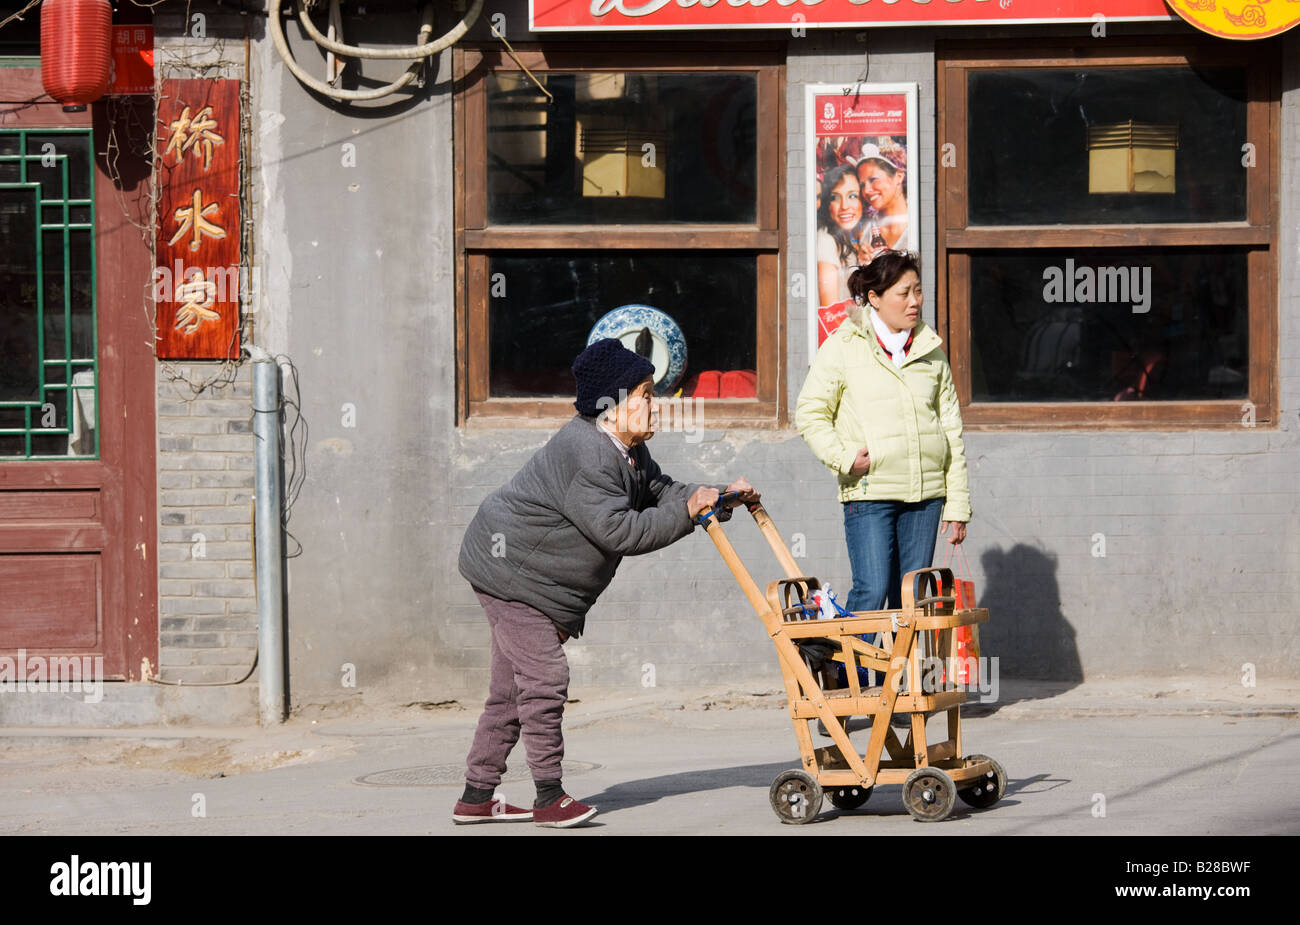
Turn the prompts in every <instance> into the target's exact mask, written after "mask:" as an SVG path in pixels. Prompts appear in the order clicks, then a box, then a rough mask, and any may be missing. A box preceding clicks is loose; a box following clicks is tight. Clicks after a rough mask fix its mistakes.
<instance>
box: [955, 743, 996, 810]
mask: <svg viewBox="0 0 1300 925" xmlns="http://www.w3.org/2000/svg"><path fill="white" fill-rule="evenodd" d="M966 760H967V761H968V762H970V763H971V764H974V763H975V762H977V761H987V762H988V763H989V764H990V765H991V767H990V769H989V772H988V773H987V774H985V775H984V776H983V777H981V778H978V779H976V780H975V781H974V782H973V785H972V786H969V787H965V788H963V789H961V790H958V791H957V796H959V797H961V798H962V800H963V801H964V802H966V803H967V804H969V805H971V806H974V807H975V808H976V809H984V808H986V807H989V806H992V805H993V804H994V803H996V802H997V801H998V800H1000V799H1002V795H1003V794H1005V793H1006V792H1007V772H1006V771H1004V770H1002V765H1000V764H998V763H997V762H996V761H994V760H993V759H992V758H990V757H989V756H988V755H967V756H966Z"/></svg>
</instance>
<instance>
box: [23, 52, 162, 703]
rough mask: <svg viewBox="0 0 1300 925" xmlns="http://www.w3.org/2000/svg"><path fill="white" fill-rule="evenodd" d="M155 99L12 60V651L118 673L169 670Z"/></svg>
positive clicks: (107, 674) (129, 675)
mask: <svg viewBox="0 0 1300 925" xmlns="http://www.w3.org/2000/svg"><path fill="white" fill-rule="evenodd" d="M151 102H152V101H151V100H147V99H142V100H140V101H139V102H129V101H122V100H119V101H114V102H113V103H112V105H111V106H110V105H109V103H107V102H104V101H101V102H99V103H96V104H94V105H93V106H92V107H91V109H90V111H88V112H84V113H76V114H65V113H64V112H63V111H62V109H61V107H60V106H59V105H58V104H56V103H54V102H53V101H52V100H50V98H49V97H48V96H46V95H45V92H44V90H43V89H42V88H41V82H40V73H39V71H38V70H34V69H28V68H5V67H0V658H3V657H5V656H8V657H10V658H13V659H15V664H19V663H18V662H17V659H18V657H19V655H20V650H21V652H22V653H23V654H24V655H25V657H26V659H27V660H28V662H29V664H30V663H31V661H32V660H33V659H46V660H53V659H56V658H63V659H66V658H69V657H76V658H87V657H88V658H92V659H93V658H94V657H96V656H102V657H103V671H104V675H103V677H104V678H105V679H107V680H114V679H120V680H141V679H142V677H143V676H144V674H145V672H146V671H147V672H149V673H152V672H154V671H156V668H157V663H158V614H157V545H156V537H157V529H156V509H157V500H156V488H155V485H156V479H155V461H154V447H155V415H154V408H155V404H154V360H153V353H152V349H151V343H152V339H153V330H152V326H151V323H150V318H151V316H152V311H153V309H152V303H148V302H146V298H147V296H148V293H149V291H150V289H149V285H148V284H149V281H150V278H151V275H152V259H151V255H150V250H149V245H148V243H147V241H148V238H149V235H148V234H147V233H142V231H141V229H140V228H139V227H137V223H140V224H144V225H146V226H147V224H148V221H149V214H148V203H149V189H150V184H151V182H152V178H151V174H150V169H151V165H150V162H149V160H148V158H147V156H143V157H142V156H141V155H139V154H137V153H136V152H145V154H146V155H147V152H148V139H147V137H146V135H145V133H146V132H147V131H148V129H149V127H150V126H151V125H152V111H151V108H150V105H149V104H151ZM110 113H111V115H110ZM92 664H93V662H92ZM146 665H147V666H148V667H147V668H146V667H145V666H146ZM32 677H33V676H32V675H31V674H29V675H28V678H29V679H30V678H32ZM18 680H22V679H21V678H19V679H18Z"/></svg>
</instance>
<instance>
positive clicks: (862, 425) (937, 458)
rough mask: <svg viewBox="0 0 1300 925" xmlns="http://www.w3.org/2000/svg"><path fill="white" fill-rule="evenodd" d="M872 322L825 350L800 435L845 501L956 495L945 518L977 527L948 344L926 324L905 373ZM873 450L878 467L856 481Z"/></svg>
mask: <svg viewBox="0 0 1300 925" xmlns="http://www.w3.org/2000/svg"><path fill="white" fill-rule="evenodd" d="M862 324H863V326H862V327H859V325H858V323H856V322H855V321H854V320H852V319H850V320H846V321H845V322H844V323H843V324H841V325H840V326H839V327H838V328H836V330H835V331H834V333H832V334H831V336H830V337H828V338H826V341H825V343H823V344H822V346H821V349H820V350H818V351H817V356H816V357H815V358H814V359H813V363H812V368H811V369H810V370H809V371H808V378H807V379H806V380H805V381H804V384H803V388H802V389H801V390H800V392H799V401H798V403H797V404H796V406H795V416H794V422H795V426H796V427H797V428H798V429H799V434H800V435H801V436H802V437H803V439H804V441H805V442H806V443H807V444H808V447H809V449H811V450H812V451H813V455H814V456H816V457H817V458H818V459H819V460H821V461H822V462H823V463H824V464H825V465H826V466H828V467H830V468H831V469H834V470H835V472H836V474H837V475H838V476H839V483H840V500H841V501H908V502H915V501H926V500H928V499H930V498H942V497H946V498H947V501H946V502H945V503H944V507H943V515H942V519H943V520H945V521H947V520H954V521H961V522H965V521H969V520H970V516H971V510H970V486H969V483H968V482H967V479H966V450H965V446H964V445H963V444H962V439H961V409H960V406H959V405H958V402H957V390H956V388H955V387H954V386H953V382H952V369H951V367H949V365H948V358H947V356H945V355H944V352H943V351H942V350H940V349H939V345H940V344H941V343H943V341H942V339H941V338H940V337H939V335H938V334H936V333H935V331H934V329H933V328H931V327H929V326H928V325H926V324H925V322H918V323H917V326H916V329H915V331H914V333H913V340H912V346H911V349H909V350H908V353H907V358H906V359H905V360H904V361H903V365H902V367H901V368H900V367H896V366H894V364H893V362H892V361H891V360H890V358H889V354H887V353H886V352H885V350H884V348H882V347H881V346H880V343H879V342H878V341H877V340H876V337H875V331H874V330H872V329H871V321H870V320H869V319H867V318H862ZM866 332H870V333H869V334H868V333H866ZM864 446H865V447H866V448H867V451H868V452H869V453H870V454H871V468H870V469H869V470H868V471H867V474H866V475H864V476H860V477H855V476H851V475H849V474H848V473H849V469H850V468H851V467H852V466H853V459H854V457H855V456H857V453H858V450H860V449H861V448H862V447H864Z"/></svg>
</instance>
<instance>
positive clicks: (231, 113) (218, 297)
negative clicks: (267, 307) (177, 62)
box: [153, 80, 243, 360]
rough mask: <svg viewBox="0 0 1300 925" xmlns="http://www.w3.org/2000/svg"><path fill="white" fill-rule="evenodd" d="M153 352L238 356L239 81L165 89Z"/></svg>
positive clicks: (170, 84)
mask: <svg viewBox="0 0 1300 925" xmlns="http://www.w3.org/2000/svg"><path fill="white" fill-rule="evenodd" d="M156 154H157V160H156V164H155V168H154V170H155V177H156V179H157V183H158V228H157V236H156V239H155V245H156V253H157V260H158V263H157V266H156V267H155V268H154V286H153V289H154V299H155V301H156V303H157V314H156V318H157V328H158V332H157V346H156V353H157V355H158V356H159V357H160V358H163V359H190V360H221V359H233V358H235V357H238V356H239V296H240V281H241V279H242V278H243V276H242V274H241V267H240V265H241V254H240V198H239V192H240V186H239V81H237V80H166V81H163V83H162V92H161V94H160V98H159V102H158V147H157V149H156Z"/></svg>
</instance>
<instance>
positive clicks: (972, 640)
mask: <svg viewBox="0 0 1300 925" xmlns="http://www.w3.org/2000/svg"><path fill="white" fill-rule="evenodd" d="M956 555H957V561H958V567H957V568H956V569H954V570H953V592H952V593H953V595H954V596H955V597H956V603H955V605H954V606H955V607H956V609H957V610H969V609H970V608H972V607H974V606H975V582H974V581H972V580H970V579H969V578H959V577H957V576H958V575H970V563H969V562H967V561H966V553H965V551H964V550H963V549H962V548H961V546H960V545H958V546H957V547H956ZM952 558H953V547H952V546H951V545H950V546H949V547H948V558H947V559H946V560H945V561H944V563H943V565H944V568H949V567H951V563H952ZM939 584H940V586H942V584H943V582H942V580H941V581H940V582H939ZM939 593H940V594H945V593H947V592H946V591H945V590H944V589H943V587H940V588H939ZM953 634H954V635H955V636H956V639H955V642H956V646H955V648H956V650H957V651H956V652H955V653H954V654H955V656H956V665H955V668H956V671H955V672H954V674H955V675H956V677H954V678H953V681H954V682H955V683H957V684H959V685H961V686H963V687H969V686H972V685H976V684H979V657H980V637H979V627H977V626H975V625H973V624H972V625H971V626H959V627H957V628H956V629H955V630H953ZM936 636H937V631H936ZM937 641H938V640H937V638H936V642H937ZM949 667H950V666H947V665H945V666H944V674H943V680H944V683H945V684H946V683H947V682H948V668H949Z"/></svg>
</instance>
